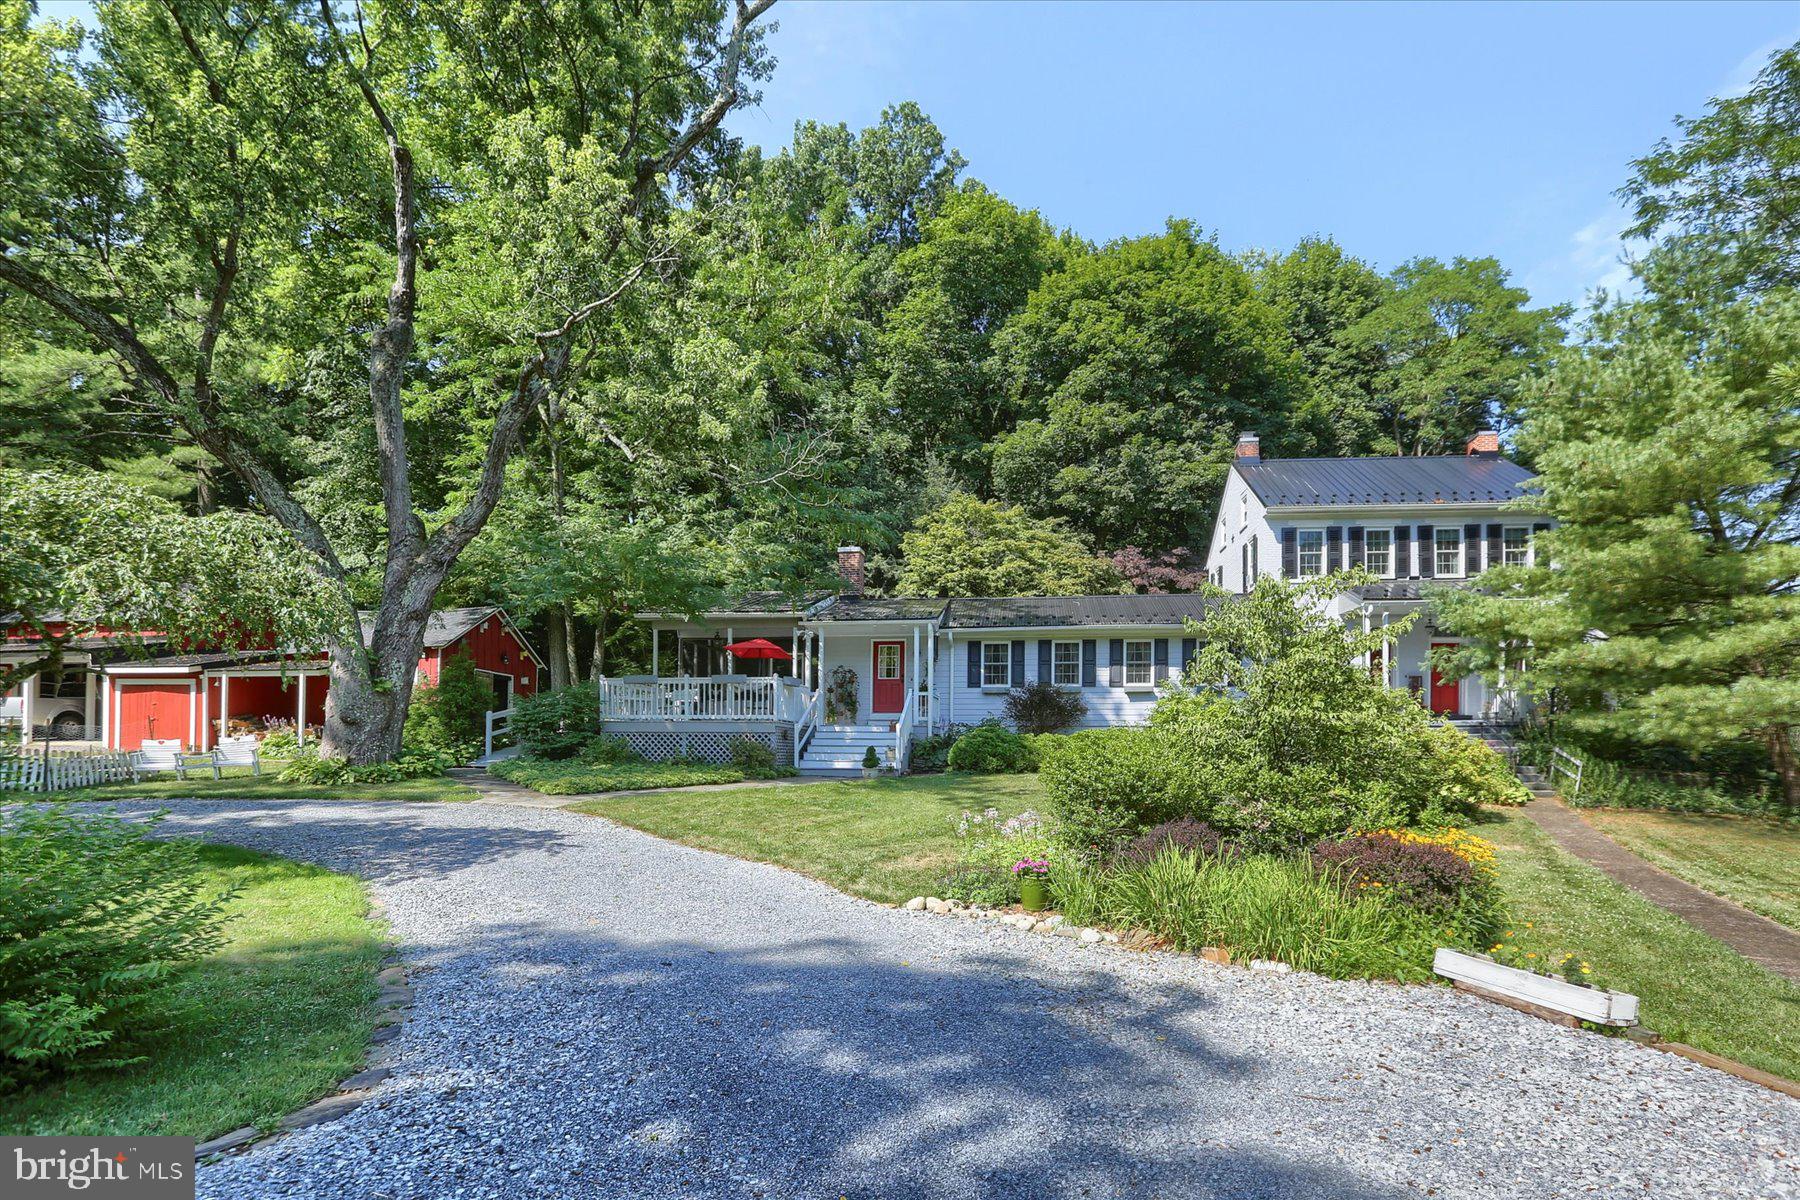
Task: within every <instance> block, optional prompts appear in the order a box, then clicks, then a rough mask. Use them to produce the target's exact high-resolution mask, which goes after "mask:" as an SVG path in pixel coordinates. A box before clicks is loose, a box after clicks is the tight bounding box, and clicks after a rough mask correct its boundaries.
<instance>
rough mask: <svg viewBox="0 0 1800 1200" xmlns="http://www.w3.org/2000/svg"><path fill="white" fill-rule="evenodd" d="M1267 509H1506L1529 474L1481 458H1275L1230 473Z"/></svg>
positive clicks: (1505, 463)
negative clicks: (1491, 506)
mask: <svg viewBox="0 0 1800 1200" xmlns="http://www.w3.org/2000/svg"><path fill="white" fill-rule="evenodd" d="M1233 469H1234V470H1236V471H1237V472H1238V473H1239V474H1240V475H1242V476H1243V477H1244V482H1245V483H1248V484H1249V485H1250V490H1251V491H1253V492H1255V493H1256V498H1257V499H1258V500H1261V501H1262V502H1263V503H1264V504H1267V505H1269V506H1271V507H1307V506H1313V507H1332V506H1337V505H1350V504H1357V505H1361V504H1391V505H1420V504H1504V503H1505V502H1507V501H1508V500H1517V499H1519V498H1520V497H1522V496H1526V495H1529V494H1530V489H1529V488H1527V487H1526V486H1525V484H1526V482H1527V481H1528V480H1530V479H1531V478H1532V473H1531V472H1530V471H1527V470H1526V469H1525V468H1524V467H1521V466H1520V465H1519V464H1518V463H1515V462H1510V461H1508V460H1507V459H1504V458H1500V457H1498V456H1490V455H1484V454H1435V455H1425V456H1421V455H1399V454H1391V455H1383V456H1379V457H1370V458H1277V459H1271V460H1266V461H1264V462H1258V463H1244V462H1238V463H1236V464H1234V467H1233Z"/></svg>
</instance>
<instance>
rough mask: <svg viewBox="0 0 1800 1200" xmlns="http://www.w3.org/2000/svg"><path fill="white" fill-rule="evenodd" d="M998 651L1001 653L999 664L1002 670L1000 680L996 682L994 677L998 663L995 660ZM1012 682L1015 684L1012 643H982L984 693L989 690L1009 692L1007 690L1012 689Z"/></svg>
mask: <svg viewBox="0 0 1800 1200" xmlns="http://www.w3.org/2000/svg"><path fill="white" fill-rule="evenodd" d="M996 650H998V651H999V652H1000V658H999V662H998V664H997V665H998V666H999V668H1000V678H999V680H998V681H997V682H996V681H995V680H994V678H993V676H992V671H993V668H994V667H995V666H996V662H995V659H994V651H996ZM1012 682H1013V681H1012V643H1011V642H983V643H981V688H982V690H983V691H988V690H993V691H1007V690H1009V689H1011V687H1012Z"/></svg>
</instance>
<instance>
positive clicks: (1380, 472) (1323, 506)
mask: <svg viewBox="0 0 1800 1200" xmlns="http://www.w3.org/2000/svg"><path fill="white" fill-rule="evenodd" d="M1530 479H1531V472H1529V471H1527V470H1526V469H1525V468H1523V467H1521V466H1519V465H1518V464H1517V463H1514V462H1511V461H1509V460H1507V459H1506V458H1504V457H1502V456H1501V454H1500V438H1499V435H1498V434H1496V433H1494V432H1492V431H1491V430H1489V431H1483V432H1481V433H1478V434H1476V435H1475V436H1474V437H1473V438H1471V439H1470V440H1469V442H1468V445H1467V447H1466V449H1465V451H1464V453H1462V454H1442V455H1425V456H1411V457H1407V456H1399V455H1388V456H1382V457H1370V458H1285V459H1267V458H1264V457H1263V456H1262V453H1261V449H1260V446H1259V443H1258V439H1257V436H1256V435H1255V434H1254V433H1247V434H1244V435H1242V436H1241V437H1240V438H1239V439H1238V444H1237V454H1236V459H1235V461H1234V462H1233V464H1232V469H1231V473H1230V475H1229V476H1228V478H1227V480H1226V484H1225V492H1224V496H1223V497H1222V499H1221V502H1220V506H1219V516H1218V520H1217V521H1216V522H1215V523H1214V526H1213V536H1212V544H1211V546H1210V548H1209V550H1208V553H1207V560H1206V567H1207V571H1208V573H1209V577H1210V578H1211V579H1212V581H1213V582H1214V583H1215V584H1217V585H1219V586H1220V587H1222V588H1225V589H1226V590H1227V591H1232V592H1237V593H1239V594H1242V593H1244V592H1248V591H1249V590H1250V588H1251V587H1253V586H1254V585H1255V583H1256V579H1257V576H1258V573H1259V572H1263V571H1273V572H1277V573H1279V574H1280V575H1281V576H1282V577H1284V578H1287V579H1307V578H1312V577H1316V576H1321V575H1326V574H1329V573H1330V572H1332V571H1337V570H1343V569H1347V568H1350V567H1362V568H1364V569H1365V570H1367V571H1368V572H1369V573H1370V574H1372V575H1374V576H1375V582H1373V583H1370V584H1367V585H1364V586H1362V587H1357V588H1352V589H1350V590H1348V591H1345V592H1342V593H1340V594H1338V595H1337V596H1336V597H1334V598H1333V599H1332V600H1331V602H1330V606H1329V611H1330V612H1331V614H1332V615H1334V616H1338V617H1341V618H1343V619H1344V620H1346V621H1350V622H1353V623H1359V624H1360V625H1361V626H1362V627H1363V628H1364V629H1373V628H1379V627H1382V626H1386V625H1389V624H1390V623H1392V622H1393V621H1394V620H1395V619H1396V618H1398V617H1400V616H1402V615H1404V614H1411V613H1417V614H1419V615H1418V619H1417V620H1415V621H1414V623H1413V626H1412V628H1411V629H1410V630H1409V631H1408V632H1407V633H1405V634H1404V635H1402V636H1400V637H1399V638H1397V639H1396V640H1394V641H1393V642H1392V643H1390V644H1389V646H1388V647H1387V650H1386V652H1385V653H1380V654H1377V655H1375V656H1373V657H1372V661H1371V662H1370V664H1369V665H1370V667H1371V669H1372V670H1375V671H1378V672H1380V673H1381V675H1382V677H1383V678H1384V679H1385V680H1386V681H1387V684H1388V686H1390V687H1395V688H1405V689H1407V690H1408V691H1410V692H1412V693H1413V694H1414V695H1415V696H1417V697H1419V700H1420V702H1421V703H1423V704H1425V705H1426V706H1427V707H1429V708H1430V709H1431V711H1432V712H1434V713H1438V714H1440V715H1442V716H1445V717H1449V718H1452V719H1479V720H1486V721H1500V722H1505V721H1508V720H1511V719H1514V718H1516V717H1517V716H1518V715H1520V711H1519V710H1520V701H1519V700H1518V698H1517V697H1515V696H1514V695H1513V694H1512V693H1511V692H1509V691H1507V690H1506V689H1505V687H1504V680H1503V679H1502V680H1501V681H1499V683H1497V684H1496V685H1495V686H1492V687H1490V686H1489V685H1488V684H1487V683H1486V682H1485V681H1483V680H1482V679H1480V678H1477V677H1473V676H1471V677H1468V678H1464V679H1460V680H1459V679H1450V678H1446V677H1445V676H1443V675H1442V674H1440V673H1439V672H1437V671H1435V670H1433V669H1432V666H1431V652H1432V651H1433V650H1435V649H1438V648H1440V647H1444V648H1448V647H1454V646H1457V645H1459V644H1460V643H1461V639H1459V638H1457V637H1456V636H1454V635H1452V634H1449V633H1446V632H1444V631H1443V630H1441V629H1438V628H1436V627H1435V625H1434V624H1433V620H1432V614H1431V611H1430V604H1429V602H1428V601H1427V599H1426V597H1425V589H1426V587H1427V585H1431V584H1439V585H1448V586H1452V587H1465V586H1468V584H1469V583H1470V581H1472V580H1473V579H1474V578H1475V577H1476V576H1478V575H1480V574H1481V572H1483V571H1484V570H1486V569H1487V568H1488V567H1492V566H1498V565H1500V564H1502V563H1507V564H1515V565H1526V564H1530V563H1533V562H1534V561H1536V553H1537V551H1536V548H1535V546H1534V544H1533V540H1534V535H1535V534H1536V533H1538V532H1539V531H1541V530H1545V529H1548V528H1550V523H1549V522H1548V521H1546V520H1544V519H1543V518H1541V517H1535V516H1532V515H1530V514H1529V513H1525V512H1521V511H1517V510H1515V509H1514V508H1512V507H1511V505H1512V504H1513V502H1515V501H1518V500H1522V499H1525V498H1527V497H1528V496H1529V495H1530V492H1529V490H1528V484H1529V481H1530Z"/></svg>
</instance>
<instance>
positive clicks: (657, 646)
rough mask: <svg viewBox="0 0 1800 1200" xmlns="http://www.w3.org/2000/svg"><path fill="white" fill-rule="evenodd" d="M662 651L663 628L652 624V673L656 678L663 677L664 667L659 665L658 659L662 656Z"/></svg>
mask: <svg viewBox="0 0 1800 1200" xmlns="http://www.w3.org/2000/svg"><path fill="white" fill-rule="evenodd" d="M661 652H662V630H660V629H658V628H657V627H656V626H654V625H652V626H651V627H650V675H651V677H652V678H655V679H661V678H662V669H661V668H660V667H658V666H657V659H658V658H659V657H660V656H661Z"/></svg>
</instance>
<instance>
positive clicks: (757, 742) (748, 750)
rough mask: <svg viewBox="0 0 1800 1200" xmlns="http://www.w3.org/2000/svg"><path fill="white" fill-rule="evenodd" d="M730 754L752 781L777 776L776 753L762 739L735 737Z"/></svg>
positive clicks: (736, 764)
mask: <svg viewBox="0 0 1800 1200" xmlns="http://www.w3.org/2000/svg"><path fill="white" fill-rule="evenodd" d="M869 748H870V749H871V750H873V749H874V747H873V746H871V747H869ZM730 752H731V761H732V764H733V765H734V766H736V767H737V768H738V769H739V770H740V771H742V772H743V773H744V774H745V775H747V776H748V777H750V778H751V779H768V778H770V777H771V776H773V775H774V774H775V751H773V750H771V749H769V743H767V742H765V741H763V740H761V739H760V738H753V737H748V736H743V735H740V736H738V737H734V738H732V739H731V745H730Z"/></svg>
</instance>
